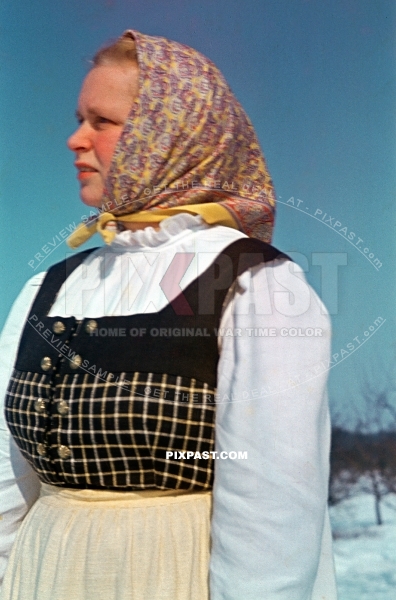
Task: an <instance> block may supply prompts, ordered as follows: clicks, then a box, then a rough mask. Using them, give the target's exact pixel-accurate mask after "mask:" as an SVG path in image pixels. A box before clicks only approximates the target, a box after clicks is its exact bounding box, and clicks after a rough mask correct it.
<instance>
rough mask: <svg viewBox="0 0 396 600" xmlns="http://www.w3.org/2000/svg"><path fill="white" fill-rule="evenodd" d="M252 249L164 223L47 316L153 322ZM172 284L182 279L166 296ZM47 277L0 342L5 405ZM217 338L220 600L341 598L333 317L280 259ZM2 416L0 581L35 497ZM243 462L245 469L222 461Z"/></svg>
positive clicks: (113, 256)
mask: <svg viewBox="0 0 396 600" xmlns="http://www.w3.org/2000/svg"><path fill="white" fill-rule="evenodd" d="M243 237H246V236H245V235H244V234H243V233H241V232H239V231H236V230H234V229H230V228H227V227H222V226H214V227H209V226H208V225H206V224H205V222H204V221H203V220H202V219H201V217H199V216H192V215H188V214H180V215H177V216H174V217H171V218H169V219H167V220H165V221H163V222H162V223H161V226H160V229H159V230H158V231H156V230H154V229H153V228H151V227H149V228H146V229H144V230H140V231H136V232H131V231H124V232H122V233H119V234H118V235H117V236H116V239H115V240H114V242H113V243H112V244H111V245H110V246H104V247H101V248H99V249H98V250H96V251H94V252H93V253H92V254H91V255H90V256H89V257H88V258H87V259H86V260H85V261H84V263H83V264H82V265H80V266H79V267H78V268H77V269H75V271H73V272H72V273H71V275H70V276H69V277H68V278H67V280H66V282H65V283H64V284H63V286H62V288H61V289H60V290H59V293H58V295H57V298H56V300H55V302H54V304H53V306H52V308H51V310H50V312H49V316H60V317H68V316H72V315H73V316H75V317H76V318H95V317H101V316H120V315H133V314H138V313H151V312H157V311H159V310H161V309H162V308H164V307H165V306H166V305H167V304H168V303H169V302H170V301H171V300H172V299H173V298H175V297H176V296H177V295H178V294H179V293H180V290H183V289H185V288H186V287H187V286H188V285H189V284H190V283H191V282H192V281H193V280H194V279H196V277H198V276H199V275H200V274H201V273H202V272H203V271H205V270H206V269H207V267H208V266H209V265H210V264H211V263H212V262H213V260H214V258H215V257H216V256H217V255H218V254H219V253H220V252H221V251H222V250H223V249H224V248H225V247H227V246H228V245H229V244H231V243H232V242H233V241H235V240H237V239H240V238H243ZM176 255H177V256H176ZM168 269H169V271H168ZM167 272H168V273H169V274H171V275H172V277H168V278H167V280H166V281H167V283H166V284H164V281H163V277H164V274H165V273H167ZM44 275H45V273H40V274H38V275H35V276H34V277H32V278H31V279H30V280H29V281H28V283H27V284H26V285H25V287H24V288H23V290H22V292H21V293H20V295H19V297H18V298H17V300H16V302H15V303H14V305H13V307H12V310H11V312H10V315H9V317H8V320H7V323H6V325H5V327H4V330H3V332H2V336H1V338H0V398H4V395H5V392H6V389H7V385H8V381H9V378H10V375H11V372H12V368H13V364H14V362H15V358H16V354H17V349H18V342H19V338H20V335H21V333H22V330H23V327H24V323H25V320H26V318H27V316H28V313H29V309H30V306H31V304H32V302H33V299H34V297H35V295H36V293H37V291H38V289H39V286H40V285H41V283H42V281H43V279H44ZM169 280H170V283H169ZM219 333H220V335H219V350H220V361H219V366H218V387H217V408H216V442H215V449H216V452H217V457H218V458H217V460H216V465H215V483H214V489H213V518H212V552H211V573H210V578H211V579H210V597H211V600H224V599H227V600H240V599H241V598H243V599H244V600H262V599H263V598H266V599H268V600H272V599H274V600H275V599H276V600H319V599H323V598H325V599H326V600H334V599H335V598H336V591H335V582H334V568H333V559H332V549H331V534H330V528H329V522H328V514H327V483H328V473H329V456H328V455H329V439H330V422H329V414H328V405H327V397H326V377H327V369H328V364H329V345H330V325H329V319H328V315H327V312H326V309H325V308H324V306H323V304H322V302H321V300H320V299H319V298H318V296H317V295H316V294H315V292H314V291H313V290H312V288H311V287H310V286H309V285H308V284H307V283H306V281H305V278H304V274H303V272H302V270H301V269H300V268H299V267H298V266H297V265H295V264H294V263H292V262H290V261H289V260H287V259H284V258H282V259H277V260H275V261H272V262H270V263H267V264H265V265H261V266H260V265H259V266H257V267H254V268H251V269H249V270H248V271H245V272H244V273H243V274H242V275H240V276H239V277H238V279H237V283H236V285H234V286H233V287H232V290H231V291H230V293H229V295H228V300H227V303H226V306H225V309H224V312H223V316H222V319H221V323H220V332H219ZM3 412H4V411H3V410H1V414H0V507H1V509H0V510H1V516H0V580H1V578H2V577H3V574H4V571H5V567H6V563H7V558H8V555H9V552H10V548H11V546H12V543H13V540H14V538H15V535H16V531H17V529H18V526H19V524H20V522H21V521H22V519H23V517H24V516H25V514H26V512H27V511H28V510H29V508H30V506H31V505H32V503H33V502H34V501H35V500H36V498H37V496H38V489H39V483H38V479H37V476H36V474H35V473H34V472H33V471H32V469H31V468H30V466H29V465H28V463H27V462H26V461H25V459H24V458H23V457H22V456H21V454H20V452H19V450H18V448H17V447H16V445H15V443H14V442H13V440H12V438H11V436H10V434H9V432H8V429H7V426H6V424H5V420H4V415H3ZM233 452H236V453H238V452H241V453H242V456H243V455H245V456H246V457H247V458H220V456H224V457H225V456H228V454H229V453H233ZM221 453H223V454H221ZM225 453H226V454H225ZM231 456H234V455H233V454H231Z"/></svg>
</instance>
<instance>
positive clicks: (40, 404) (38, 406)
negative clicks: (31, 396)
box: [34, 398, 69, 415]
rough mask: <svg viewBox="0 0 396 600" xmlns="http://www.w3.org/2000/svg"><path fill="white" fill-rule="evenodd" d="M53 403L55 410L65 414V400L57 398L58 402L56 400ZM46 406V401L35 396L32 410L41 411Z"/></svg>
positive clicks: (66, 405) (66, 410)
mask: <svg viewBox="0 0 396 600" xmlns="http://www.w3.org/2000/svg"><path fill="white" fill-rule="evenodd" d="M55 405H56V410H57V411H58V413H59V414H60V415H67V413H68V412H69V405H68V404H67V402H66V401H65V400H59V402H56V404H55ZM46 407H47V402H46V401H45V400H44V399H43V398H37V400H36V401H35V403H34V410H35V411H36V412H38V413H43V412H45V410H46Z"/></svg>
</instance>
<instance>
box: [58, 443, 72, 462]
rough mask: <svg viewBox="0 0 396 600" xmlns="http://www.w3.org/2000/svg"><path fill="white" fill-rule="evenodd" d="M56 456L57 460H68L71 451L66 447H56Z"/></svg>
mask: <svg viewBox="0 0 396 600" xmlns="http://www.w3.org/2000/svg"><path fill="white" fill-rule="evenodd" d="M58 456H59V458H63V459H65V458H70V456H71V450H70V448H68V447H67V446H58Z"/></svg>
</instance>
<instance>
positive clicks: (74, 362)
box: [70, 354, 82, 369]
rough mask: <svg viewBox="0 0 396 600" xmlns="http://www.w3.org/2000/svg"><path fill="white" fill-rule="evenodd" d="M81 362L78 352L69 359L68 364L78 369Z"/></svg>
mask: <svg viewBox="0 0 396 600" xmlns="http://www.w3.org/2000/svg"><path fill="white" fill-rule="evenodd" d="M81 363H82V358H81V356H80V355H79V354H76V356H75V357H74V358H72V359H71V361H70V366H71V368H72V369H78V367H80V366H81Z"/></svg>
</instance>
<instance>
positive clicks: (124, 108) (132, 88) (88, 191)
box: [67, 63, 139, 206]
mask: <svg viewBox="0 0 396 600" xmlns="http://www.w3.org/2000/svg"><path fill="white" fill-rule="evenodd" d="M138 77H139V71H138V67H137V65H136V66H135V65H133V64H132V63H131V64H127V65H125V66H124V65H116V64H114V65H100V66H97V67H94V68H93V69H92V70H91V71H90V72H89V73H88V75H87V77H86V78H85V80H84V83H83V85H82V88H81V92H80V96H79V99H78V108H77V113H76V114H77V119H78V122H79V124H80V125H79V127H78V129H77V130H76V131H75V132H74V133H73V135H71V136H70V138H69V139H68V141H67V145H68V147H69V149H70V150H72V152H74V153H75V155H76V160H75V163H74V164H75V166H76V168H77V171H78V173H77V178H78V180H79V181H80V186H81V188H80V197H81V200H82V201H83V202H84V204H88V205H89V206H100V205H101V200H102V195H103V188H104V183H105V179H106V176H107V173H108V171H109V168H110V164H111V161H112V158H113V154H114V149H115V147H116V144H117V141H118V139H119V137H120V135H121V132H122V129H123V127H124V124H125V121H126V119H127V117H128V114H129V112H130V110H131V106H132V103H133V100H134V99H135V98H136V96H137V94H138Z"/></svg>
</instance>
